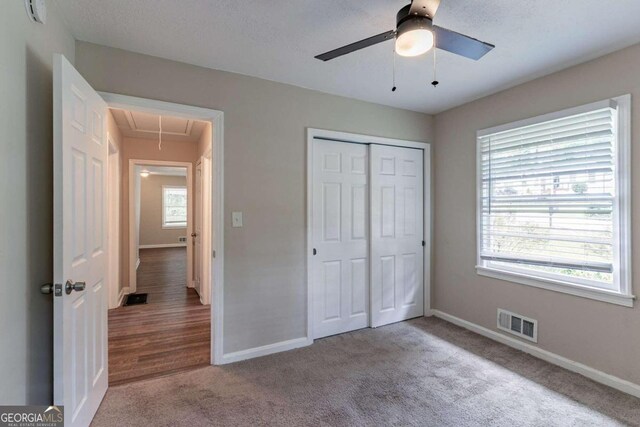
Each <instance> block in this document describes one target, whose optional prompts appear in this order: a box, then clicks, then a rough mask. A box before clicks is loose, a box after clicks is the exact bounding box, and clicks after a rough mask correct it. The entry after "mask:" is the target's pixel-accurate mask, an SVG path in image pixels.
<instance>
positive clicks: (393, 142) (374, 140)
mask: <svg viewBox="0 0 640 427" xmlns="http://www.w3.org/2000/svg"><path fill="white" fill-rule="evenodd" d="M314 139H322V140H327V141H335V142H345V143H351V144H366V145H371V144H379V145H390V146H394V147H404V148H417V149H420V150H422V151H423V167H424V169H423V174H424V177H423V178H424V183H423V191H424V200H423V202H424V204H425V206H424V209H423V216H424V218H423V221H424V241H425V242H426V243H425V250H424V263H423V270H424V272H423V274H424V276H423V282H424V292H423V294H424V316H427V317H428V316H432V315H433V310H432V308H431V256H432V255H431V254H432V250H431V249H432V237H431V236H432V227H433V224H432V221H431V216H432V213H431V212H432V189H431V173H432V172H431V144H430V143H428V142H421V141H408V140H403V139H394V138H384V137H379V136H370V135H363V134H357V133H349V132H338V131H331V130H325V129H316V128H307V174H306V178H307V239H306V245H305V246H306V249H307V258H306V261H307V264H306V269H307V338H308V339H309V340H310V341H311V342H313V289H312V284H313V277H312V273H313V271H312V266H313V230H312V224H313V141H314ZM369 321H371V319H369Z"/></svg>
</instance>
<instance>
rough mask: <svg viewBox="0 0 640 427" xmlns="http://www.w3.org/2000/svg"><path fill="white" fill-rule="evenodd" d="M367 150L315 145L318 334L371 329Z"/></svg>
mask: <svg viewBox="0 0 640 427" xmlns="http://www.w3.org/2000/svg"><path fill="white" fill-rule="evenodd" d="M367 151H368V150H367V146H366V145H362V144H347V143H342V142H333V141H322V140H316V141H314V143H313V196H312V197H313V207H312V209H313V212H312V225H311V226H312V235H313V248H314V251H315V252H314V253H315V255H314V256H313V258H312V260H313V261H312V268H313V272H312V281H313V284H312V289H313V316H314V317H313V335H314V338H321V337H325V336H328V335H334V334H339V333H342V332H347V331H352V330H355V329H360V328H365V327H367V326H368V325H369V318H368V311H369V307H368V306H369V304H368V300H369V290H368V282H369V277H368V276H369V261H368V234H369V232H368V229H369V227H368V218H369V200H368V199H369V197H368V193H369V192H368V188H367V185H368V184H367V169H368V160H367V157H368V155H367Z"/></svg>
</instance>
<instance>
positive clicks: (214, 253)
mask: <svg viewBox="0 0 640 427" xmlns="http://www.w3.org/2000/svg"><path fill="white" fill-rule="evenodd" d="M215 257H216V251H215V250H213V251H211V258H215Z"/></svg>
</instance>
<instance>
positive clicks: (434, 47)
mask: <svg viewBox="0 0 640 427" xmlns="http://www.w3.org/2000/svg"><path fill="white" fill-rule="evenodd" d="M436 46H437V44H436V35H435V33H434V34H433V81H432V82H431V84H432V85H433V87H436V86H438V85H439V84H440V82H439V81H438V79H437V78H436V50H438V49H437V47H436Z"/></svg>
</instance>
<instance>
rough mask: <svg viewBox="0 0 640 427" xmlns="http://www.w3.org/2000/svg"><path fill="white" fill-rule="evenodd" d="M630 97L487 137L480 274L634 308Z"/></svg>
mask: <svg viewBox="0 0 640 427" xmlns="http://www.w3.org/2000/svg"><path fill="white" fill-rule="evenodd" d="M629 110H630V97H629V96H624V97H620V98H616V99H611V100H607V101H602V102H597V103H594V104H589V105H585V106H582V107H578V108H573V109H570V110H566V111H562V112H558V113H553V114H549V115H546V116H542V117H538V118H534V119H531V120H526V121H522V122H517V123H512V124H509V125H505V126H500V127H497V128H493V129H488V130H484V131H480V132H478V141H477V144H478V207H477V209H478V267H477V270H478V273H479V274H483V275H487V276H491V277H496V278H500V279H504V280H509V281H514V282H519V283H523V284H528V285H532V286H537V287H542V288H546V289H552V290H556V291H561V292H566V293H571V294H575V295H580V296H585V297H590V298H594V299H600V300H604V301H608V302H612V303H618V304H622V305H627V306H631V305H632V301H633V297H632V296H631V288H630V283H631V282H630V277H631V272H630V268H631V263H630V242H631V240H630V223H629V206H630V200H629V180H630V177H629V163H628V162H629V151H630V147H629V146H630V142H629V138H630V111H629Z"/></svg>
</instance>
